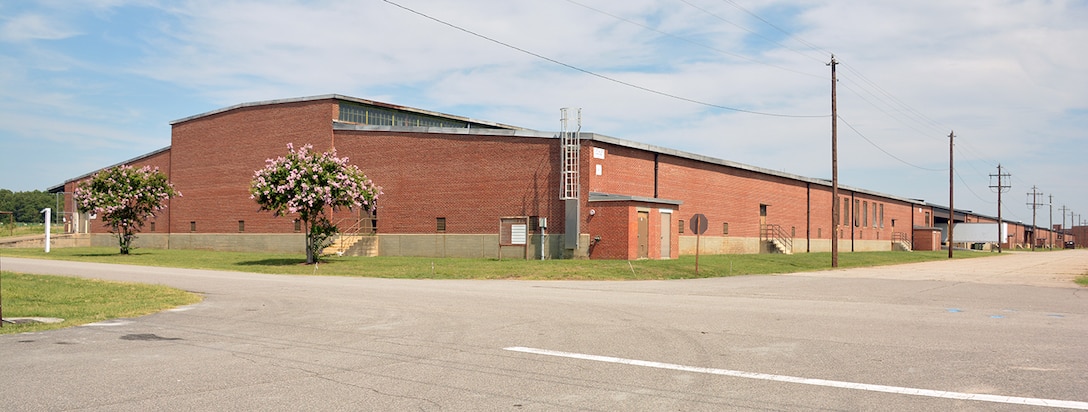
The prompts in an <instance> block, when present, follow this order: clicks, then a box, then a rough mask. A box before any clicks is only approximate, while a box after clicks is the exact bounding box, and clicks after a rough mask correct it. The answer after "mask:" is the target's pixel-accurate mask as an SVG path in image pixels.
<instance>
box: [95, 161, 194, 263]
mask: <svg viewBox="0 0 1088 412" xmlns="http://www.w3.org/2000/svg"><path fill="white" fill-rule="evenodd" d="M174 196H181V192H178V191H177V190H174V186H173V185H171V184H170V182H169V181H168V180H167V178H166V175H165V174H163V173H162V172H160V171H159V168H157V167H156V168H154V169H152V168H151V166H144V167H142V168H139V169H136V168H133V167H132V166H118V167H115V168H111V169H106V170H103V171H100V172H98V173H95V175H94V176H93V177H91V179H90V180H86V181H83V182H81V183H80V184H79V187H78V188H76V192H75V194H74V195H73V197H74V199H75V202H76V208H78V209H79V211H81V212H93V213H95V214H96V215H98V216H99V217H101V219H102V221H103V222H105V223H106V224H107V225H109V227H110V232H111V233H115V234H116V235H117V242H118V243H119V245H120V248H121V254H122V255H127V254H129V250H130V249H131V248H132V241H133V240H134V239H136V232H139V231H140V228H141V227H143V225H144V220H145V219H147V218H151V217H154V216H155V212H156V211H159V210H162V209H163V208H165V207H166V201H167V200H169V199H170V198H171V197H174Z"/></svg>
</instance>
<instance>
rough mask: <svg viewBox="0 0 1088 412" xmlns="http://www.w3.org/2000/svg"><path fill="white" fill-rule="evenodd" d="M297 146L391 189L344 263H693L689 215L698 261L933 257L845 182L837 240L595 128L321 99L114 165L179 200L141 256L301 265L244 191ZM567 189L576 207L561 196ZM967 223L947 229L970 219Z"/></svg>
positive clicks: (703, 173)
mask: <svg viewBox="0 0 1088 412" xmlns="http://www.w3.org/2000/svg"><path fill="white" fill-rule="evenodd" d="M571 138H575V139H571ZM288 143H293V144H294V145H295V146H296V147H299V146H302V145H304V144H312V145H313V146H314V149H315V150H318V151H325V150H329V149H332V148H335V149H336V150H337V152H338V154H339V155H340V156H346V157H348V158H350V161H351V163H353V164H356V165H358V166H359V167H360V169H362V170H363V171H364V172H365V173H366V174H367V176H368V177H369V178H371V179H372V180H373V181H374V182H375V183H377V184H378V185H380V186H382V187H383V191H384V194H383V195H382V196H381V198H380V199H379V201H378V203H377V208H376V210H375V211H374V213H373V215H363V214H361V213H359V212H358V211H357V212H354V213H352V212H341V213H339V214H337V215H336V216H334V218H333V221H337V222H339V224H340V226H341V228H344V229H347V232H349V233H354V232H357V231H362V232H366V233H369V234H372V235H368V236H362V237H360V238H358V239H361V240H359V241H355V242H348V243H351V244H347V245H340V246H339V247H340V251H341V252H347V253H349V254H365V255H384V256H436V257H444V256H451V257H453V256H457V257H498V258H530V259H535V258H540V257H541V255H542V254H543V255H544V256H545V257H548V258H560V257H576V258H581V257H588V258H600V259H639V258H649V259H661V258H666V259H667V258H675V257H677V256H679V255H680V254H694V253H695V245H696V236H695V234H694V233H691V230H690V228H689V227H688V224H687V223H686V222H689V221H690V219H691V217H692V216H694V215H695V214H696V213H699V214H703V215H705V216H706V218H707V222H708V227H709V228H708V230H707V231H706V232H705V233H704V234H703V235H701V236H700V237H699V241H698V243H699V244H700V247H699V250H700V253H704V254H722V253H761V252H773V251H777V252H790V253H792V252H809V251H811V252H818V251H829V250H830V248H831V236H833V235H835V236H839V237H840V239H841V240H840V242H839V247H840V250H841V251H876V250H892V249H895V248H897V247H900V248H910V247H911V246H910V245H911V241H912V240H914V239H915V237H916V236H918V237H920V238H924V239H919V240H922V241H921V242H917V244H918V245H920V246H922V247H921V248H924V249H932V248H933V247H934V246H933V243H934V241H933V240H932V239H933V237H932V233H934V231H935V229H934V226H937V225H938V223H939V218H938V217H937V215H934V214H933V213H934V208H933V207H931V206H928V205H927V204H925V203H924V202H922V201H920V200H913V199H906V198H901V197H897V196H892V195H886V194H880V193H876V192H872V191H867V190H862V189H854V188H847V187H840V198H839V199H838V200H837V201H838V202H841V206H842V207H841V210H842V216H841V222H843V223H844V224H842V225H840V227H839V228H836V229H833V228H831V227H830V226H831V203H830V202H831V201H832V199H831V185H830V182H829V181H826V180H821V179H813V178H807V177H802V176H795V175H791V174H787V173H782V172H777V171H771V170H766V169H762V168H758V167H753V166H748V165H744V164H739V163H734V162H730V161H726V160H721V159H715V158H710V157H705V156H701V155H697V154H692V153H686V152H682V151H677V150H672V149H667V148H662V147H657V146H651V145H646V144H641V143H637V142H631V141H626V140H622V139H617V138H613V137H608V136H603V135H598V134H594V133H554V132H541V131H534V130H528V129H524V128H519V127H515V126H509V125H504V124H499V123H493V122H485V121H478V120H473V119H467V118H463V117H458V116H451V115H446V114H440V113H434V112H428V111H425V110H420V109H414V108H408V107H400V106H395V105H390V104H385V103H380V102H374V101H369V100H364V99H358V98H353V97H347V96H341V95H325V96H315V97H305V98H297V99H285V100H276V101H266V102H255V103H246V104H240V105H236V106H231V107H228V108H224V109H220V110H215V111H212V112H208V113H203V114H199V115H195V116H191V117H187V118H183V119H180V120H177V121H174V122H173V123H172V136H171V145H170V146H169V147H167V148H164V149H160V150H158V151H155V152H152V153H149V154H147V155H144V156H141V157H138V158H136V159H132V160H129V161H126V162H123V163H121V164H129V165H133V166H143V165H152V166H155V167H158V168H159V169H160V170H161V171H163V172H165V173H166V174H167V175H168V177H169V179H170V181H171V182H172V183H173V184H174V186H175V187H176V188H177V189H178V190H180V191H181V192H182V193H183V196H182V197H178V198H174V199H172V200H171V201H170V203H169V205H168V207H167V208H166V209H165V210H163V211H162V212H160V213H159V214H158V216H157V217H156V218H155V219H153V220H151V221H149V223H148V225H147V226H145V227H144V229H143V231H142V232H141V233H140V234H139V238H138V239H137V246H140V247H152V248H183V249H216V250H243V251H287V252H299V253H302V252H303V249H304V242H303V240H302V236H303V235H302V234H301V233H300V225H298V223H297V222H295V221H293V220H292V219H291V218H289V217H279V218H276V217H273V216H272V214H271V213H268V212H258V206H257V204H256V203H255V202H254V201H253V200H252V199H250V197H249V192H248V189H249V186H250V180H251V179H252V176H253V173H254V171H255V170H258V169H260V168H262V167H263V166H264V164H265V160H266V159H268V158H275V157H279V156H282V155H284V154H285V153H286V152H287V147H286V146H287V144H288ZM568 158H569V159H572V161H570V162H565V161H564V159H568ZM574 159H576V161H573V160H574ZM89 176H90V174H88V175H84V176H81V177H77V178H74V179H71V180H69V181H67V182H65V184H64V185H63V186H62V187H61V186H58V187H56V188H53V189H51V191H54V192H60V191H63V192H64V193H65V199H66V204H67V207H66V210H75V207H74V205H73V203H72V199H71V193H72V192H74V190H75V188H76V185H77V184H78V182H80V181H81V180H84V179H86V178H88V177H89ZM564 177H568V179H567V182H569V184H564ZM571 189H573V190H574V193H569V194H572V195H573V196H569V197H573V199H562V198H561V197H562V195H563V194H564V193H565V192H569V191H570V190H571ZM958 213H959V211H957V215H956V216H955V221H967V220H968V219H969V218H967V217H963V218H960V217H959V215H958ZM944 216H945V217H946V218H945V220H944V221H945V222H947V221H948V216H949V214H948V213H947V209H945V214H944ZM89 218H90V217H89V216H87V215H78V216H73V217H72V219H70V225H71V227H72V230H73V231H77V232H80V233H89V237H90V239H91V243H92V244H95V245H112V244H115V241H114V239H113V238H112V237H110V236H107V235H106V234H107V231H106V228H105V227H104V225H102V224H101V223H100V222H96V221H94V220H88V219H89ZM541 218H544V219H541ZM931 219H933V220H931ZM961 219H962V220H961ZM542 222H546V225H544V227H542V225H541V223H542ZM938 239H939V237H938ZM936 243H938V245H937V246H936V247H937V248H939V240H938V241H937V242H936ZM916 248H917V247H916Z"/></svg>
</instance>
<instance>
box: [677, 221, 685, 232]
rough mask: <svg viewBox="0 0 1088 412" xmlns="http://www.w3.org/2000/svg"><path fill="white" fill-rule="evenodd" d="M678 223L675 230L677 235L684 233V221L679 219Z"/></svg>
mask: <svg viewBox="0 0 1088 412" xmlns="http://www.w3.org/2000/svg"><path fill="white" fill-rule="evenodd" d="M679 222H680V223H679V225H678V227H677V230H679V233H684V219H680V220H679Z"/></svg>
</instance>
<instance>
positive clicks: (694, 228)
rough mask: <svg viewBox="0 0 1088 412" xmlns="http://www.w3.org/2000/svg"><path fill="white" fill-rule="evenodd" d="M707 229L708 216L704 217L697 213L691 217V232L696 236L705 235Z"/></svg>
mask: <svg viewBox="0 0 1088 412" xmlns="http://www.w3.org/2000/svg"><path fill="white" fill-rule="evenodd" d="M706 229H707V221H706V215H704V214H702V213H696V214H695V216H692V217H691V232H692V233H694V234H696V235H701V234H703V233H706Z"/></svg>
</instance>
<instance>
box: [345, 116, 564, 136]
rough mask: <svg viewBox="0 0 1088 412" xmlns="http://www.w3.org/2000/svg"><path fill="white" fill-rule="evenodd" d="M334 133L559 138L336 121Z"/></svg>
mask: <svg viewBox="0 0 1088 412" xmlns="http://www.w3.org/2000/svg"><path fill="white" fill-rule="evenodd" d="M332 130H333V131H360V132H390V133H441V134H460V135H485V136H512V137H537V138H557V137H558V135H557V134H556V133H552V132H542V131H538V130H532V129H520V128H519V129H489V128H462V127H427V126H378V125H367V124H357V123H348V122H341V121H338V120H334V121H333V122H332Z"/></svg>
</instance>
